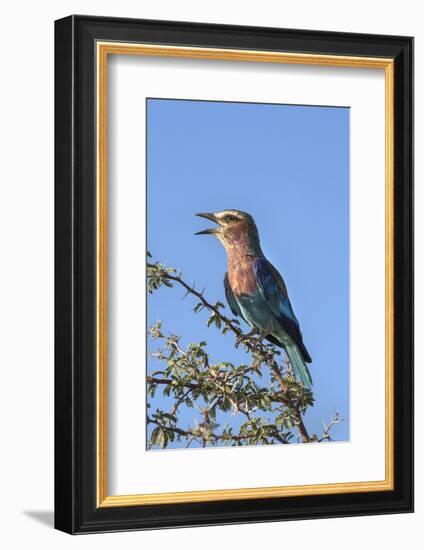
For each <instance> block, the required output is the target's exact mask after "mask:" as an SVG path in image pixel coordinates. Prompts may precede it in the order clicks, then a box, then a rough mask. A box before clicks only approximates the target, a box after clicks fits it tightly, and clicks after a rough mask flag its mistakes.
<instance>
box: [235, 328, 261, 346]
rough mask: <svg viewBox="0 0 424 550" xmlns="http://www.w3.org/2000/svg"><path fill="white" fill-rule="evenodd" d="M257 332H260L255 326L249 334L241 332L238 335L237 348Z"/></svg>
mask: <svg viewBox="0 0 424 550" xmlns="http://www.w3.org/2000/svg"><path fill="white" fill-rule="evenodd" d="M256 334H258V331H257V330H256V329H255V328H253V329H252V330H251V331H250V332H248V333H247V334H240V335H239V336H237V338H236V344H235V346H236V348H238V347H239V346H240V344H244V343H246V342H248V341H249V340H250V339H251V338H252V337H253V336H256Z"/></svg>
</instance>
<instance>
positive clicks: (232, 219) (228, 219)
mask: <svg viewBox="0 0 424 550" xmlns="http://www.w3.org/2000/svg"><path fill="white" fill-rule="evenodd" d="M236 221H238V219H237V218H236V217H235V216H231V215H230V216H225V223H234V222H236Z"/></svg>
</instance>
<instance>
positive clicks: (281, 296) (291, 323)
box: [253, 258, 312, 363]
mask: <svg viewBox="0 0 424 550" xmlns="http://www.w3.org/2000/svg"><path fill="white" fill-rule="evenodd" d="M253 271H254V273H255V276H256V283H257V285H258V289H259V291H260V293H261V294H262V296H263V298H264V299H265V301H266V303H267V304H268V306H269V308H270V309H271V311H272V313H273V315H274V316H275V318H276V319H277V320H278V321H279V323H280V325H281V328H283V329H284V330H285V332H286V333H287V334H288V335H289V336H290V337H291V338H292V339H293V340H294V342H295V343H296V344H297V346H298V347H299V349H300V350H301V352H302V355H303V357H304V360H305V361H306V362H307V363H310V362H311V361H312V359H311V357H310V355H309V353H308V351H307V349H306V348H305V345H304V344H303V337H302V333H301V331H300V327H299V321H298V320H297V319H296V316H295V314H294V312H293V308H292V306H291V303H290V299H289V296H288V293H287V288H286V285H285V283H284V281H283V278H282V277H281V275H280V274H279V273H278V271H277V270H276V269H275V267H274V266H273V265H272V264H270V263H269V262H268V261H267V260H266V259H265V258H256V259H255V260H254V262H253Z"/></svg>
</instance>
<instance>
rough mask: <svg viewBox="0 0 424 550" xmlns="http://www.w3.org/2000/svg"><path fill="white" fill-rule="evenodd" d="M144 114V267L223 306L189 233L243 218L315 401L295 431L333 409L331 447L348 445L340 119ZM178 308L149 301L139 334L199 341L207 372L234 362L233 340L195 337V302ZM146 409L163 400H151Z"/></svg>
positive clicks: (218, 269)
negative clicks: (286, 302) (213, 217)
mask: <svg viewBox="0 0 424 550" xmlns="http://www.w3.org/2000/svg"><path fill="white" fill-rule="evenodd" d="M147 115H148V116H147V120H148V122H147V186H148V188H147V209H148V218H147V242H148V249H149V250H150V252H151V253H152V254H153V257H154V259H156V260H160V261H166V262H167V263H168V264H169V265H171V266H174V267H177V268H178V269H180V270H181V271H182V273H183V275H184V277H185V278H186V279H187V281H189V282H193V281H196V284H197V286H198V287H199V288H203V287H206V290H205V295H206V296H207V297H208V299H209V300H210V301H216V300H220V301H222V302H224V303H226V302H225V295H224V288H223V277H224V273H225V271H226V255H225V251H224V249H223V247H222V246H221V245H220V243H219V242H218V240H217V239H216V238H214V237H211V236H195V235H194V233H195V232H196V231H198V230H200V229H205V228H206V227H209V226H210V225H212V224H211V223H210V222H208V221H207V220H204V219H201V218H196V217H195V216H194V214H195V213H196V212H214V211H218V210H224V209H228V208H234V209H238V210H244V211H247V212H249V213H250V214H252V215H253V217H254V219H255V221H256V224H257V226H258V229H259V234H260V238H261V244H262V249H263V252H264V254H265V255H266V257H267V258H268V259H269V260H270V261H271V262H272V263H273V264H274V266H275V267H276V268H277V269H278V270H279V271H280V273H281V275H282V276H283V278H284V280H285V282H286V285H287V288H288V291H289V296H290V299H291V302H292V305H293V309H294V311H295V314H296V316H297V318H298V319H299V322H300V325H301V329H302V332H303V336H304V342H305V344H306V347H307V348H308V350H309V353H310V354H311V356H312V359H313V362H312V364H311V365H310V370H311V373H312V378H313V380H314V386H313V392H314V395H315V399H316V403H315V405H314V406H313V407H312V408H310V409H309V411H308V413H307V414H306V416H305V424H306V425H307V428H308V429H309V431H310V433H318V434H320V433H322V422H328V421H329V419H330V417H331V415H332V412H333V410H334V409H336V410H337V411H339V412H340V414H341V416H342V417H343V419H344V422H341V423H339V424H338V425H337V426H335V428H334V429H333V431H332V435H333V438H334V439H335V440H338V441H342V440H347V439H349V109H348V108H334V107H317V106H296V105H269V104H252V103H225V102H208V101H179V100H158V99H149V100H147ZM181 298H182V292H181V291H180V290H179V289H168V288H163V289H161V290H159V291H157V292H155V293H154V294H153V295H149V296H148V308H147V310H148V313H147V315H148V323H149V325H150V324H152V323H153V322H155V321H156V320H158V319H161V320H162V321H163V324H164V328H165V329H166V330H168V331H169V332H172V333H176V334H182V335H183V336H184V338H183V343H188V342H199V341H201V340H206V341H207V342H208V350H209V352H210V355H211V358H212V359H213V360H215V361H216V362H219V361H224V360H226V361H233V362H235V363H237V362H242V361H243V355H244V354H243V352H242V351H240V350H235V349H234V340H233V338H232V336H231V335H226V336H222V335H220V334H219V332H218V331H217V330H215V329H213V328H210V329H208V328H206V326H205V323H204V321H205V319H206V318H207V314H206V313H205V312H204V313H203V314H200V315H194V314H193V312H192V307H193V306H194V304H195V302H194V301H193V300H191V298H186V299H185V300H184V301H182V300H181ZM245 328H246V329H247V327H245ZM244 357H245V356H244ZM157 368H158V365H157V364H156V365H155V364H154V363H150V364H149V365H148V370H149V371H151V370H156V369H157ZM151 405H152V408H156V407H158V408H161V406H165V405H166V401H163V400H162V399H161V398H160V397H156V398H155V400H154V401H153V402H152V403H151ZM192 417H193V410H192V409H188V411H187V412H185V413H184V415H183V417H182V423H183V424H184V425H187V424H190V423H191V425H193V423H192V422H191V421H192Z"/></svg>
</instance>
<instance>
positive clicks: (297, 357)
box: [286, 343, 312, 390]
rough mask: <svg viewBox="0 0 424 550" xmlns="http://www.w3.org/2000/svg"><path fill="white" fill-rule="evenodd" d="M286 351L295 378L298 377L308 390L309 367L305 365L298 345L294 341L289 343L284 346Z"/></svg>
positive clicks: (310, 383)
mask: <svg viewBox="0 0 424 550" xmlns="http://www.w3.org/2000/svg"><path fill="white" fill-rule="evenodd" d="M286 352H287V355H288V357H289V361H290V363H291V366H292V368H293V371H294V374H295V376H296V378H298V379H299V380H300V381H301V382H302V384H303V385H304V386H305V388H308V390H310V389H311V386H312V377H311V373H310V372H309V369H308V367H307V366H306V363H305V361H304V360H303V357H302V355H301V353H300V351H299V349H298V347H297V346H296V344H294V343H293V344H289V345H287V346H286Z"/></svg>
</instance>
